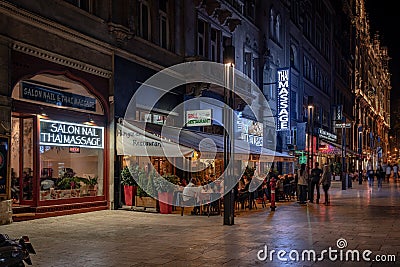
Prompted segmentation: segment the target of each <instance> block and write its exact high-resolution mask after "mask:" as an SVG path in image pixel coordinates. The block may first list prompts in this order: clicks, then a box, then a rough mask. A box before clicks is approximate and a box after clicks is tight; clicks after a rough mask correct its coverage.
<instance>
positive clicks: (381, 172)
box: [376, 162, 385, 188]
mask: <svg viewBox="0 0 400 267" xmlns="http://www.w3.org/2000/svg"><path fill="white" fill-rule="evenodd" d="M384 177H385V171H384V170H383V167H382V165H381V163H380V162H379V163H378V167H377V168H376V178H377V179H378V188H382V180H383V179H384Z"/></svg>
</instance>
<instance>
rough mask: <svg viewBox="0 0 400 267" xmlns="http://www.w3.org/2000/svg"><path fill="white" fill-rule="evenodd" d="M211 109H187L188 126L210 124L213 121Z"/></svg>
mask: <svg viewBox="0 0 400 267" xmlns="http://www.w3.org/2000/svg"><path fill="white" fill-rule="evenodd" d="M211 114H212V111H211V109H203V110H188V111H186V125H187V126H208V125H211V122H212V115H211Z"/></svg>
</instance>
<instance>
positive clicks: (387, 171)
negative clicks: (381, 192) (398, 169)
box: [385, 163, 392, 182]
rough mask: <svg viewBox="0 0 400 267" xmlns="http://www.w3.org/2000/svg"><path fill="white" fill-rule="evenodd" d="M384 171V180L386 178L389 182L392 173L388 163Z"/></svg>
mask: <svg viewBox="0 0 400 267" xmlns="http://www.w3.org/2000/svg"><path fill="white" fill-rule="evenodd" d="M385 171H386V180H387V182H389V178H390V175H391V174H392V167H391V166H390V164H389V163H388V165H387V167H386V170H385Z"/></svg>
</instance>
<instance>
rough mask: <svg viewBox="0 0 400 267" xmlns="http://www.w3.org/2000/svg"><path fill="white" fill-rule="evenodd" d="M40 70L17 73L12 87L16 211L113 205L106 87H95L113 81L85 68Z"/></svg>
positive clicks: (43, 214)
mask: <svg viewBox="0 0 400 267" xmlns="http://www.w3.org/2000/svg"><path fill="white" fill-rule="evenodd" d="M22 57H24V56H22ZM43 65H46V63H45V62H43ZM39 67H40V66H39ZM36 73H38V74H28V75H18V74H19V73H15V77H16V80H15V82H14V86H13V90H12V113H11V116H12V117H11V129H10V132H11V140H10V173H11V198H12V201H13V213H14V215H15V216H16V218H17V219H18V218H19V216H18V214H19V213H21V214H23V213H26V212H29V213H30V214H34V215H35V217H34V218H40V217H47V216H55V215H62V214H70V213H79V212H86V211H92V210H99V209H106V208H108V195H107V192H108V175H107V172H108V166H107V162H108V160H107V158H108V156H107V153H108V149H107V147H108V142H109V141H108V138H107V135H106V129H107V116H106V114H107V112H108V108H107V107H106V104H105V101H104V99H105V98H106V97H105V95H104V94H102V93H101V91H102V90H100V91H98V90H97V88H96V89H95V88H94V87H93V86H92V85H91V82H93V83H97V84H98V85H104V86H105V87H104V88H106V86H108V81H107V79H103V78H100V77H96V76H94V75H87V74H84V73H82V72H80V71H75V72H74V74H72V73H71V72H56V71H39V72H36ZM80 74H81V75H83V76H86V78H88V77H89V79H88V80H86V79H83V78H82V77H80ZM104 88H103V89H104ZM21 218H22V219H25V218H23V216H21Z"/></svg>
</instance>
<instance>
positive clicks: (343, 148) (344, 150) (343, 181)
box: [342, 106, 347, 190]
mask: <svg viewBox="0 0 400 267" xmlns="http://www.w3.org/2000/svg"><path fill="white" fill-rule="evenodd" d="M342 108H343V106H342ZM342 114H343V113H342ZM342 123H343V124H344V123H346V117H345V116H343V115H342ZM346 187H347V170H346V128H345V127H342V190H346Z"/></svg>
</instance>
